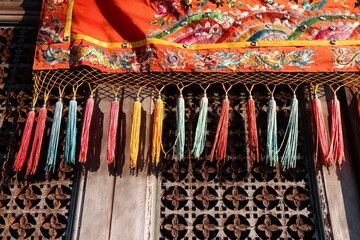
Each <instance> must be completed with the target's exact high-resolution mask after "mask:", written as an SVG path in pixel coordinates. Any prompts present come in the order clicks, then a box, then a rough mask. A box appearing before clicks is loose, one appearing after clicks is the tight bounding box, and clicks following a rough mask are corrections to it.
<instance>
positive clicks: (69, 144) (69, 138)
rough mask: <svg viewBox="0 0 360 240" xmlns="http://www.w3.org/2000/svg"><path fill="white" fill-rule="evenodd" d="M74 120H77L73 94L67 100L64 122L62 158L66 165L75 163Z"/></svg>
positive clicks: (75, 102)
mask: <svg viewBox="0 0 360 240" xmlns="http://www.w3.org/2000/svg"><path fill="white" fill-rule="evenodd" d="M76 120H77V101H76V97H75V94H74V97H73V98H72V99H71V100H70V102H69V108H68V117H67V122H66V134H65V153H64V160H65V163H66V164H67V165H70V164H75V157H76Z"/></svg>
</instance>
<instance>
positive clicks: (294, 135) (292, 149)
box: [280, 95, 299, 168]
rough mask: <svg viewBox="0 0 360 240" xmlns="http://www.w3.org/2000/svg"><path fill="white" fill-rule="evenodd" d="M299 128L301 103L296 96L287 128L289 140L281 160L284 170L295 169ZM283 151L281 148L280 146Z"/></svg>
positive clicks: (292, 103)
mask: <svg viewBox="0 0 360 240" xmlns="http://www.w3.org/2000/svg"><path fill="white" fill-rule="evenodd" d="M298 126H299V102H298V100H297V98H296V96H295V95H294V98H293V99H292V100H291V103H290V117H289V123H288V125H287V128H286V132H285V136H284V139H285V137H286V134H287V133H288V139H287V142H286V146H285V150H284V153H283V156H282V158H281V167H282V168H295V167H296V156H297V145H298ZM280 149H281V146H280Z"/></svg>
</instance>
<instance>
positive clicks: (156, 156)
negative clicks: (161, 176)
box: [151, 97, 164, 166]
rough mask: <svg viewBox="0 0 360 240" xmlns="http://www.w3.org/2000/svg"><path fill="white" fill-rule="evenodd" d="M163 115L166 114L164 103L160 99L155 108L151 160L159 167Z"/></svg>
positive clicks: (157, 100)
mask: <svg viewBox="0 0 360 240" xmlns="http://www.w3.org/2000/svg"><path fill="white" fill-rule="evenodd" d="M163 114H164V102H163V101H162V100H161V98H160V97H159V98H158V99H156V101H155V107H154V122H153V136H152V148H151V158H152V162H153V163H154V164H155V165H156V166H157V165H158V163H159V161H160V151H161V145H162V142H161V137H162V128H163Z"/></svg>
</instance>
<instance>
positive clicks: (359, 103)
mask: <svg viewBox="0 0 360 240" xmlns="http://www.w3.org/2000/svg"><path fill="white" fill-rule="evenodd" d="M358 114H359V118H360V99H359V100H358Z"/></svg>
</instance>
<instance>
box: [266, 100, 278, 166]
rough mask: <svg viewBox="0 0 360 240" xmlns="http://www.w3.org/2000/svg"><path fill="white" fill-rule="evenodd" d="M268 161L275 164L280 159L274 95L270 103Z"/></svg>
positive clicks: (272, 164) (267, 140) (271, 164)
mask: <svg viewBox="0 0 360 240" xmlns="http://www.w3.org/2000/svg"><path fill="white" fill-rule="evenodd" d="M268 106H269V107H268V119H267V124H268V125H267V139H266V163H270V166H275V165H276V164H277V162H278V161H279V158H278V145H277V124H276V101H275V99H274V97H273V96H271V99H270V100H269V103H268Z"/></svg>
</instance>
